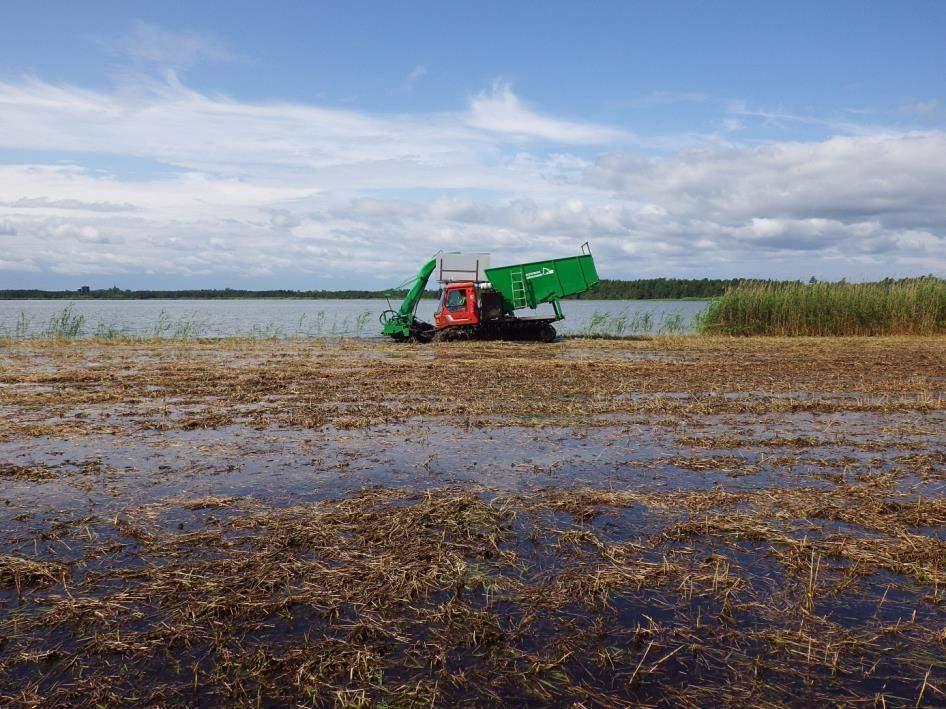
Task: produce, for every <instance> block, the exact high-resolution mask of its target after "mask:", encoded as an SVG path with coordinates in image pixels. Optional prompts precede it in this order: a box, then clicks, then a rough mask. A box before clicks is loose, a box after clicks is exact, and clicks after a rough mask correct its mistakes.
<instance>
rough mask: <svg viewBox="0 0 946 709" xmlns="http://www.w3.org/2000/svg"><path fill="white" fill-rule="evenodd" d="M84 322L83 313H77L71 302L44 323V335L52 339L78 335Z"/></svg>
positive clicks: (69, 337)
mask: <svg viewBox="0 0 946 709" xmlns="http://www.w3.org/2000/svg"><path fill="white" fill-rule="evenodd" d="M84 324H85V315H83V314H82V313H77V312H75V310H74V309H73V307H72V303H70V304H69V305H67V306H66V307H65V308H63V309H62V311H61V312H59V313H56V314H55V315H53V316H52V317H51V318H50V319H49V322H48V323H47V324H46V337H48V338H50V339H53V340H63V339H71V338H74V337H78V336H79V335H80V334H81V333H82V326H83V325H84Z"/></svg>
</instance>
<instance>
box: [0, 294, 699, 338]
mask: <svg viewBox="0 0 946 709" xmlns="http://www.w3.org/2000/svg"><path fill="white" fill-rule="evenodd" d="M398 305H399V303H397V302H396V303H394V307H395V308H396V307H397V306H398ZM706 305H707V301H697V300H678V301H672V300H668V301H658V300H570V301H567V302H565V303H564V304H563V306H562V308H563V310H564V311H565V320H564V321H562V322H560V323H557V324H556V326H555V327H556V329H557V330H558V331H559V333H560V334H563V335H569V334H584V333H586V332H588V331H589V328H590V329H591V331H592V332H593V333H596V334H606V335H634V334H652V333H656V332H659V331H661V330H662V329H663V330H666V329H673V330H674V331H675V332H690V331H692V330H693V318H694V317H695V316H696V315H697V314H698V313H700V312H702V311H703V310H704V309H705V308H706ZM66 307H70V308H71V309H72V313H73V314H74V315H76V316H80V317H81V318H82V319H83V321H82V323H81V328H80V333H79V334H80V336H91V335H95V334H96V333H98V334H106V335H112V336H115V335H129V336H137V337H150V336H163V337H175V336H181V335H183V336H188V337H196V336H200V337H234V336H255V337H326V336H329V337H331V336H338V337H375V336H377V335H378V332H379V330H380V325H379V323H378V317H379V316H380V315H381V313H382V312H383V311H384V310H387V309H388V307H389V305H388V303H387V302H386V301H384V300H381V299H374V300H371V299H368V300H328V299H326V300H311V299H285V300H283V299H256V300H253V299H247V300H77V301H64V300H0V336H4V335H6V336H38V335H43V334H44V333H45V332H46V331H47V329H48V327H49V323H50V321H51V320H52V319H53V318H55V317H56V316H58V315H59V314H61V313H62V312H63V310H64V309H65V308H66ZM435 307H436V301H435V300H431V299H426V300H422V301H421V303H420V305H419V306H418V309H417V315H418V317H420V318H421V319H423V320H426V321H427V322H432V320H433V313H434V309H435ZM537 312H538V313H539V314H548V315H551V314H552V309H551V306H543V307H542V308H540V309H539V310H538V311H537Z"/></svg>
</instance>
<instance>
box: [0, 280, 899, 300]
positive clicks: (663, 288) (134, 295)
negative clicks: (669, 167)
mask: <svg viewBox="0 0 946 709" xmlns="http://www.w3.org/2000/svg"><path fill="white" fill-rule="evenodd" d="M812 280H813V279H812ZM887 280H890V279H887ZM745 282H747V280H746V279H742V278H699V279H697V278H645V279H639V280H633V281H618V280H610V279H603V280H602V281H601V282H600V283H599V284H598V285H597V286H595V287H594V288H592V289H591V290H589V291H588V292H587V293H582V294H580V295H577V296H572V297H573V298H575V299H582V300H661V299H667V300H677V299H682V298H714V297H716V296H719V295H722V294H723V293H724V292H725V291H726V289H727V288H730V287H731V286H735V285H738V284H739V283H745ZM751 282H753V283H773V284H775V283H789V282H791V283H797V281H760V280H753V281H751ZM405 293H406V291H403V290H398V291H390V292H388V295H389V296H390V297H391V298H392V299H400V298H403V297H404V295H405ZM384 297H385V292H384V291H373V290H307V291H295V290H237V289H233V288H223V289H219V290H216V289H213V290H212V289H201V290H123V289H121V288H117V287H112V288H107V289H103V290H91V289H90V290H86V289H85V288H81V289H79V290H77V291H76V290H69V291H49V290H35V289H7V290H3V289H0V300H34V299H35V300H86V299H89V300H157V299H205V300H213V299H226V298H230V299H232V298H312V299H327V298H337V299H345V300H353V299H367V298H384ZM424 297H425V298H436V297H437V291H436V290H428V291H426V292H425V293H424Z"/></svg>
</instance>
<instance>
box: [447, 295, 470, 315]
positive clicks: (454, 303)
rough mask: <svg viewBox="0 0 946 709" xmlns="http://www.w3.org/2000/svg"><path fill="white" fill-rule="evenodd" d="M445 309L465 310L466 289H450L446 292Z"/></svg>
mask: <svg viewBox="0 0 946 709" xmlns="http://www.w3.org/2000/svg"><path fill="white" fill-rule="evenodd" d="M446 306H447V310H454V311H455V310H466V291H465V290H452V291H450V292H449V293H447V301H446Z"/></svg>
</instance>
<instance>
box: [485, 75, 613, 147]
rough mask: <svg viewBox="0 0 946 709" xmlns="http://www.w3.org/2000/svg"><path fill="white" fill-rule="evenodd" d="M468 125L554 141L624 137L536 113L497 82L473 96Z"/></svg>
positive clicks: (590, 141) (582, 141)
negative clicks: (490, 87) (487, 89)
mask: <svg viewBox="0 0 946 709" xmlns="http://www.w3.org/2000/svg"><path fill="white" fill-rule="evenodd" d="M469 123H470V125H472V126H474V127H476V128H481V129H483V130H487V131H492V132H495V133H505V134H508V135H515V136H520V137H523V138H537V139H540V140H548V141H551V142H555V143H572V144H595V143H614V142H620V141H622V140H626V139H627V138H628V137H629V136H628V135H627V133H625V132H624V131H622V130H620V129H618V128H612V127H610V126H604V125H596V124H593V123H579V122H572V121H563V120H559V119H556V118H550V117H548V116H543V115H541V114H539V113H536V112H535V111H533V110H532V109H530V108H529V107H528V106H526V104H524V103H523V102H522V100H521V99H520V98H519V97H518V96H517V95H516V94H514V93H513V91H512V89H511V88H510V87H509V85H508V84H505V83H503V82H501V81H497V82H496V83H494V84H493V86H492V89H491V90H490V91H484V92H482V93H480V94H478V95H477V96H475V97H474V98H473V100H472V102H471V106H470V117H469Z"/></svg>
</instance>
